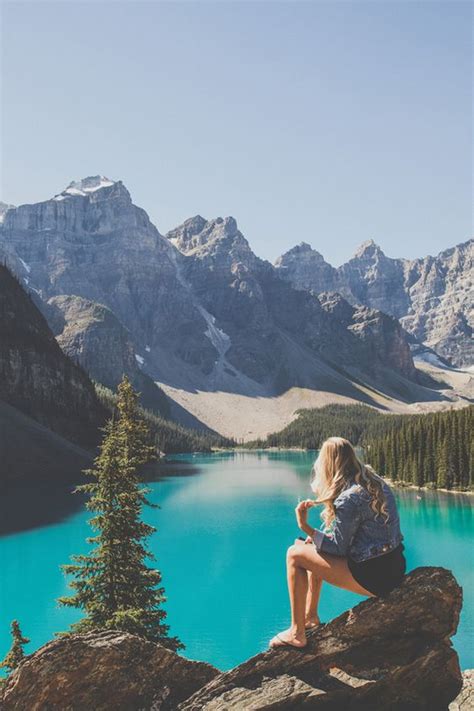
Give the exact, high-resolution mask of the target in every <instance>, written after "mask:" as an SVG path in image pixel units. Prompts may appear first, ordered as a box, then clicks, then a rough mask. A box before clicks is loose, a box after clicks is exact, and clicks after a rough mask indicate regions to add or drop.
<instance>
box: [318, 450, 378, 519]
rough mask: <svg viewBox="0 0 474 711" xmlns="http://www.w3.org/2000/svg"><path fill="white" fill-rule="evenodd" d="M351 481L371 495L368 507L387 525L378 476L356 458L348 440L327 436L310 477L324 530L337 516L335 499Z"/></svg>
mask: <svg viewBox="0 0 474 711" xmlns="http://www.w3.org/2000/svg"><path fill="white" fill-rule="evenodd" d="M354 481H355V482H356V483H357V484H360V485H361V486H362V487H363V488H364V489H365V490H366V491H367V493H368V494H369V495H370V497H371V502H370V506H371V508H372V510H373V511H374V513H375V514H376V516H384V517H385V522H387V521H388V518H389V515H388V511H387V502H386V499H385V494H384V491H383V480H382V479H381V477H379V476H378V475H377V474H376V473H375V472H374V470H373V469H372V467H370V466H368V465H367V464H363V463H362V462H361V461H360V460H359V459H358V457H357V454H356V452H355V450H354V447H353V446H352V444H351V443H350V442H349V440H347V439H344V438H343V437H329V439H327V440H326V441H325V442H324V443H323V445H322V447H321V449H320V450H319V455H318V457H317V459H316V461H315V463H314V465H313V470H312V478H311V488H312V490H313V492H314V494H315V495H316V503H318V504H324V509H323V511H322V513H321V518H322V520H323V521H324V525H325V526H326V528H329V527H330V526H331V524H332V522H333V521H334V518H335V515H336V514H335V508H334V501H335V499H337V497H338V496H339V494H340V493H341V491H343V490H344V489H346V488H347V487H348V486H349V485H350V484H352V483H354Z"/></svg>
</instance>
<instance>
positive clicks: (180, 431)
mask: <svg viewBox="0 0 474 711" xmlns="http://www.w3.org/2000/svg"><path fill="white" fill-rule="evenodd" d="M95 387H96V392H97V395H98V397H99V400H100V402H101V403H102V405H103V406H104V407H105V408H106V410H108V412H109V413H112V412H114V410H115V409H116V406H117V395H116V394H115V393H113V392H112V391H111V390H109V389H108V388H106V387H104V386H103V385H100V384H99V383H96V386H95ZM138 411H139V413H140V416H141V417H142V418H143V420H144V421H145V423H146V425H147V427H148V429H149V431H150V435H151V438H152V442H153V444H154V446H155V447H156V449H157V450H158V451H159V452H162V453H164V454H185V453H187V452H210V451H211V450H212V449H222V448H227V447H232V446H233V445H234V441H233V440H230V439H228V438H226V437H222V436H221V435H219V434H217V433H216V432H212V431H211V430H205V429H202V430H192V429H188V428H186V427H183V426H182V425H178V424H177V423H176V422H173V421H172V420H167V419H165V418H164V417H160V416H159V415H156V414H155V413H154V412H151V411H150V410H145V409H144V408H142V407H138Z"/></svg>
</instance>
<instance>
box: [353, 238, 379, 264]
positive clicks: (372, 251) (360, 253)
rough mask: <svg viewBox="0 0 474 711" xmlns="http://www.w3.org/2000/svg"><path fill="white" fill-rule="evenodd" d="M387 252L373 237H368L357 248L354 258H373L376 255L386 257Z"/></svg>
mask: <svg viewBox="0 0 474 711" xmlns="http://www.w3.org/2000/svg"><path fill="white" fill-rule="evenodd" d="M384 256H385V254H384V253H383V252H382V250H381V249H380V247H379V245H378V244H377V243H376V242H374V240H373V239H368V240H366V241H365V242H362V244H361V245H360V246H359V247H358V248H357V249H356V252H355V254H354V256H353V259H372V258H374V257H384Z"/></svg>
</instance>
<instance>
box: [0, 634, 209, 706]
mask: <svg viewBox="0 0 474 711" xmlns="http://www.w3.org/2000/svg"><path fill="white" fill-rule="evenodd" d="M216 674H218V670H217V669H215V668H214V667H212V666H211V665H210V664H205V663H203V662H192V661H189V660H188V659H185V658H184V657H181V656H179V655H178V654H175V653H174V652H171V651H170V650H168V649H166V648H165V647H162V646H161V645H158V644H154V643H153V642H147V641H145V640H143V639H141V638H140V637H136V636H134V635H131V634H128V633H126V632H114V631H111V632H97V633H93V632H91V633H88V634H83V635H67V636H64V637H60V638H58V639H56V640H54V641H53V642H49V644H46V645H45V646H44V647H41V649H39V650H38V651H37V652H35V653H34V654H32V655H31V656H29V657H27V658H26V660H25V661H24V662H23V663H22V664H21V665H20V667H19V668H18V669H17V670H16V671H15V673H14V674H12V675H11V676H10V677H9V679H8V682H7V684H6V687H5V690H4V698H3V704H2V705H1V710H2V711H27V710H28V711H53V710H54V711H59V710H60V711H106V710H107V711H108V709H115V710H116V711H119V710H120V711H138V709H154V710H156V711H158V709H175V708H176V706H177V705H178V703H179V702H180V701H182V700H183V699H186V698H187V697H188V696H190V695H191V694H193V693H194V692H195V691H196V690H197V689H199V688H201V687H202V686H203V685H204V684H206V683H207V682H208V681H210V680H211V679H212V678H213V677H214V676H216Z"/></svg>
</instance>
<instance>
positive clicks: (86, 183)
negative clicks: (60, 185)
mask: <svg viewBox="0 0 474 711" xmlns="http://www.w3.org/2000/svg"><path fill="white" fill-rule="evenodd" d="M112 185H115V181H114V180H109V178H106V177H105V176H104V175H90V176H89V177H87V178H82V179H81V180H73V181H72V182H71V183H69V185H68V186H67V188H66V189H65V190H63V193H67V194H68V195H87V193H93V192H95V191H96V190H100V189H101V188H110V187H112Z"/></svg>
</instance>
